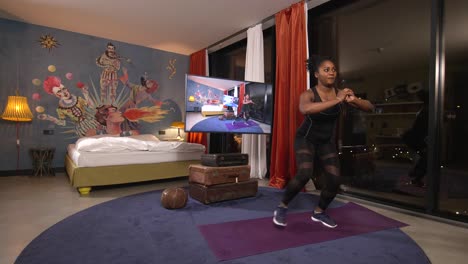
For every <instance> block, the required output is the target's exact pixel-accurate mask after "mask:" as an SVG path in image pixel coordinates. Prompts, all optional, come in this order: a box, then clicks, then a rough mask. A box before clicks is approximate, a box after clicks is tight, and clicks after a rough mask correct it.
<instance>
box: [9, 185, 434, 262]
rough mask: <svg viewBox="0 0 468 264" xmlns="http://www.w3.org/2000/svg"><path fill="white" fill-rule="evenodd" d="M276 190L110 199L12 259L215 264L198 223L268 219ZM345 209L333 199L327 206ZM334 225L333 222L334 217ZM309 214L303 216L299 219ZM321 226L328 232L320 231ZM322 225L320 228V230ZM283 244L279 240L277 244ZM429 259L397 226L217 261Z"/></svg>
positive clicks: (309, 200)
mask: <svg viewBox="0 0 468 264" xmlns="http://www.w3.org/2000/svg"><path fill="white" fill-rule="evenodd" d="M281 194H282V192H281V191H278V190H276V189H271V188H259V192H258V194H257V196H256V197H252V198H245V199H239V200H233V201H226V202H221V203H216V204H212V205H203V204H201V203H199V202H197V201H195V200H192V199H190V200H189V202H188V204H187V206H186V207H185V208H183V209H178V210H167V209H164V208H162V207H161V205H160V198H161V191H153V192H147V193H142V194H138V195H132V196H128V197H123V198H119V199H115V200H112V201H109V202H106V203H103V204H99V205H96V206H94V207H91V208H89V209H86V210H83V211H81V212H79V213H76V214H74V215H72V216H70V217H68V218H66V219H64V220H63V221H61V222H59V223H57V224H55V225H54V226H52V227H51V228H49V229H47V230H46V231H44V232H43V233H42V234H41V235H39V236H38V237H37V238H35V239H34V240H33V241H32V242H31V243H30V244H29V245H28V246H27V247H26V248H25V249H24V250H23V252H21V254H20V256H19V257H18V258H17V260H16V262H15V263H18V264H20V263H41V264H42V263H47V264H53V263H67V264H72V263H80V264H86V263H113V264H114V263H126V264H127V263H164V264H166V263H168V264H172V263H174V264H176V263H177V264H179V263H194V264H195V263H196V264H201V263H220V261H218V260H217V258H216V256H215V255H214V254H213V253H212V251H211V250H210V248H209V246H208V243H207V241H206V240H205V239H204V238H203V236H202V235H201V233H200V231H199V229H198V228H197V227H198V226H201V225H208V224H219V223H224V222H232V221H240V220H247V219H256V218H264V217H271V216H272V211H273V209H274V208H275V207H276V205H277V204H278V202H279V201H280V199H281ZM317 200H318V197H317V196H315V195H311V194H306V193H301V194H299V195H298V197H297V198H296V199H295V200H294V201H293V202H292V203H291V205H290V208H291V210H290V211H291V213H299V212H307V211H309V210H310V208H311V207H312V206H313V205H314V204H315V203H316V202H317ZM340 206H343V204H342V203H338V202H333V203H332V205H331V207H332V208H336V207H340ZM336 220H337V222H338V224H339V221H340V220H339V219H336ZM308 221H310V220H309V219H304V224H306V223H308ZM326 230H327V229H326ZM326 230H325V231H326ZM277 243H281V241H277ZM312 262H313V263H430V262H429V260H428V259H427V257H426V255H425V254H424V252H423V251H422V250H421V248H420V247H419V246H418V245H417V244H416V243H415V242H414V241H413V240H412V239H411V238H410V237H408V236H407V235H406V234H405V233H403V232H402V231H400V230H399V229H398V228H393V229H387V230H383V231H378V232H372V233H366V234H362V235H357V236H350V237H346V238H341V239H335V240H331V241H326V242H321V243H315V244H308V245H303V246H298V247H294V248H288V249H283V250H277V251H273V252H268V253H263V254H257V255H252V256H247V257H241V258H237V259H233V260H227V261H222V262H221V263H229V264H231V263H236V264H243V263H278V264H279V263H312Z"/></svg>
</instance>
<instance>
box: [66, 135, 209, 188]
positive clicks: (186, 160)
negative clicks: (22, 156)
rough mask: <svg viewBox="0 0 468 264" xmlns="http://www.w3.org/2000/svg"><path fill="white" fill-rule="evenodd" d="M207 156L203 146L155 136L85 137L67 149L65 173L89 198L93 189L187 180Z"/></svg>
mask: <svg viewBox="0 0 468 264" xmlns="http://www.w3.org/2000/svg"><path fill="white" fill-rule="evenodd" d="M204 152H205V147H204V146H203V145H201V144H195V143H187V142H180V141H160V140H159V139H158V138H157V137H155V136H154V135H137V136H130V137H118V136H95V137H84V138H80V139H79V140H78V141H77V142H76V143H75V144H70V145H68V148H67V154H66V157H65V170H66V172H67V174H68V177H69V179H70V183H71V185H72V186H73V187H75V188H77V189H78V191H79V192H80V194H88V193H89V192H90V191H91V189H92V187H93V186H103V185H112V184H123V183H133V182H143V181H151V180H159V179H168V178H176V177H182V176H187V175H188V167H189V165H191V164H199V163H200V157H201V155H202V154H203V153H204Z"/></svg>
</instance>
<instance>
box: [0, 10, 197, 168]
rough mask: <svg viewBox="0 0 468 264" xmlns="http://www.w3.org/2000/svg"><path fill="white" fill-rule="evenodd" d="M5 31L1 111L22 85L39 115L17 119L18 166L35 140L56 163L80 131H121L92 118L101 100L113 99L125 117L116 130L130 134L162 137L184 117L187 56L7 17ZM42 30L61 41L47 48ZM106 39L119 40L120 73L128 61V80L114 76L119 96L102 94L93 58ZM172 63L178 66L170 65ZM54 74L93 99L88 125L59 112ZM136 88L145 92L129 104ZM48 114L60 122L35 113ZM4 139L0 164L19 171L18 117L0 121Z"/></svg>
mask: <svg viewBox="0 0 468 264" xmlns="http://www.w3.org/2000/svg"><path fill="white" fill-rule="evenodd" d="M0 32H1V35H0V111H2V112H1V113H3V110H4V108H5V106H6V102H7V97H8V95H14V94H15V93H16V88H17V87H18V88H19V94H20V95H22V96H26V97H27V98H28V103H29V106H30V108H31V111H32V113H33V115H34V119H33V121H32V122H27V123H20V126H19V137H20V140H21V145H20V167H19V169H20V170H26V169H31V168H32V162H31V158H30V156H29V149H30V148H31V147H38V146H53V147H55V148H56V152H55V154H56V155H55V159H54V166H55V167H64V156H65V153H66V148H67V145H68V144H70V143H74V142H75V141H76V140H77V139H78V138H79V137H80V136H83V134H80V133H79V132H77V131H84V132H86V133H88V134H90V135H92V134H95V133H97V134H100V133H110V134H112V133H116V132H115V131H116V130H115V129H113V130H111V129H109V128H110V127H111V126H106V124H105V123H104V125H99V122H97V119H95V115H94V114H95V113H96V111H97V110H96V108H97V107H100V106H102V105H111V104H112V105H113V106H116V108H117V109H116V110H117V112H119V116H118V120H120V121H122V120H123V121H122V122H117V123H116V124H117V130H119V132H120V131H122V132H125V133H127V134H129V133H152V134H155V135H157V136H159V135H158V131H160V130H166V131H170V130H171V129H170V128H169V127H170V124H171V122H173V121H182V120H183V111H184V110H183V107H184V100H185V74H186V73H187V72H188V68H189V57H188V56H185V55H181V54H175V53H170V52H165V51H161V50H155V49H150V48H146V47H142V46H137V45H131V44H128V43H122V42H118V41H113V40H108V39H102V38H98V37H93V36H88V35H83V34H77V33H73V32H68V31H63V30H59V29H54V28H48V27H42V26H36V25H31V24H27V23H22V22H16V21H11V20H6V19H0ZM45 35H50V36H52V37H53V38H54V39H55V40H56V41H58V44H59V45H56V47H53V48H51V49H50V50H49V49H47V48H44V47H42V46H41V43H40V39H41V37H42V36H45ZM108 42H111V43H112V44H113V45H114V46H115V47H116V52H117V54H118V55H120V56H121V57H122V58H121V59H120V60H119V61H120V69H119V70H117V71H116V75H115V76H116V78H120V77H122V76H123V75H124V74H123V68H124V67H125V68H127V69H128V83H127V86H126V85H125V84H124V82H123V81H121V80H120V79H117V80H118V81H117V86H116V94H117V98H116V99H115V100H112V99H109V100H106V99H102V98H101V96H100V95H101V93H100V91H101V85H100V80H101V72H102V70H103V68H101V67H98V65H97V63H96V59H97V58H98V57H100V56H101V55H102V54H103V53H104V52H105V50H106V47H107V43H108ZM51 65H53V66H54V67H55V69H56V70H55V72H51V71H50V70H53V68H54V67H49V66H51ZM171 65H173V66H174V67H172V68H171ZM174 68H175V71H174ZM67 73H71V74H72V75H70V74H68V75H67ZM145 73H146V75H145ZM49 76H55V77H58V78H60V80H61V83H62V85H64V86H65V87H66V88H67V89H68V90H69V92H70V94H72V95H74V96H75V97H74V98H82V99H83V101H85V102H91V104H88V105H87V106H84V107H81V110H83V112H86V113H88V114H87V115H83V117H82V118H84V120H86V121H85V122H87V125H86V126H85V125H83V123H80V124H79V123H78V122H76V118H75V120H73V118H70V117H69V116H61V115H59V113H58V111H57V109H59V98H57V97H56V96H55V95H54V94H49V93H47V91H46V89H44V80H46V79H47V77H49ZM142 76H145V78H146V79H147V80H153V81H156V83H157V84H158V87H157V89H156V90H155V91H151V90H145V89H144V87H143V86H142V82H141V77H142ZM35 79H36V80H35ZM33 80H35V81H33ZM79 83H81V84H83V85H86V86H87V87H88V91H89V95H90V100H86V96H85V92H84V90H83V89H80V88H78V86H80V87H81V85H80V84H79ZM17 84H18V85H17ZM142 87H143V88H142ZM132 88H134V90H133V92H136V91H139V92H140V95H139V97H138V99H139V100H140V99H143V100H141V102H137V104H132V94H134V93H132ZM49 91H50V90H49ZM146 91H148V92H146ZM148 95H150V96H151V98H150V97H149V96H148ZM72 101H73V100H72ZM134 101H135V100H133V102H134ZM127 103H130V105H129V104H127ZM129 109H130V110H131V111H130V110H129ZM59 112H60V111H59ZM62 112H63V111H62ZM142 113H143V114H142ZM148 113H149V114H148ZM46 115H47V116H50V117H54V118H58V119H59V120H60V122H62V123H61V124H60V122H59V124H58V123H57V122H52V121H49V120H41V119H40V118H38V117H39V116H41V117H44V116H46ZM106 117H109V116H106ZM119 118H120V119H119ZM109 120H111V119H109ZM63 121H65V125H63ZM101 123H102V120H101ZM125 124H126V125H125ZM129 127H130V128H131V129H129ZM114 128H115V126H114ZM44 130H53V132H54V134H53V135H44ZM125 133H122V134H125ZM175 133H176V132H175ZM0 144H1V146H2V147H1V149H0V155H1V156H2V159H1V160H0V171H11V170H15V169H16V161H17V158H16V153H17V152H16V123H14V122H10V121H5V120H1V121H0Z"/></svg>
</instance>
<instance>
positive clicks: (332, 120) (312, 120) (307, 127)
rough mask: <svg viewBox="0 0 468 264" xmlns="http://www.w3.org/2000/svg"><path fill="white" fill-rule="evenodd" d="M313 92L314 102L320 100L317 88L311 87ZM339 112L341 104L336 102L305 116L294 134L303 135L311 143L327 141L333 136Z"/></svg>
mask: <svg viewBox="0 0 468 264" xmlns="http://www.w3.org/2000/svg"><path fill="white" fill-rule="evenodd" d="M311 90H312V92H313V93H314V102H317V103H318V102H322V99H321V98H320V95H319V94H318V92H317V88H316V87H315V86H314V87H312V88H311ZM340 112H341V104H336V105H334V106H333V107H330V108H328V109H326V110H324V111H322V112H319V113H315V114H308V115H306V116H305V118H304V121H303V122H302V124H301V126H300V127H299V128H298V129H297V132H296V136H301V137H305V138H306V139H307V140H309V141H311V142H313V143H328V142H331V141H332V139H333V138H334V136H335V126H336V120H337V119H338V116H339V115H340Z"/></svg>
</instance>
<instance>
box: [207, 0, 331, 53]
mask: <svg viewBox="0 0 468 264" xmlns="http://www.w3.org/2000/svg"><path fill="white" fill-rule="evenodd" d="M311 1H313V0H305V1H304V3H306V4H307V3H309V2H311ZM328 1H330V0H325V1H319V2H322V3H319V4H317V5H315V6H318V5H320V4H323V3H325V2H328ZM298 3H299V2H298ZM307 8H308V9H310V7H309V6H308V7H307ZM277 13H278V12H276V13H275V14H273V15H271V16H269V17H267V18H264V19H262V20H261V21H260V22H257V23H255V24H253V25H251V26H249V27H247V28H244V29H242V30H240V31H237V32H236V33H234V34H232V35H230V36H227V37H225V38H223V39H222V40H220V41H217V42H215V43H213V44H211V45H210V46H208V47H206V48H205V49H206V50H209V49H211V48H213V47H216V46H218V45H219V44H221V43H223V42H225V41H227V40H229V39H231V38H233V37H235V36H238V35H240V34H242V33H244V32H246V31H247V30H249V28H251V27H253V26H255V25H258V24H260V23H261V24H264V23H266V22H268V21H270V20H272V19H274V18H275V16H276V14H277Z"/></svg>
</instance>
